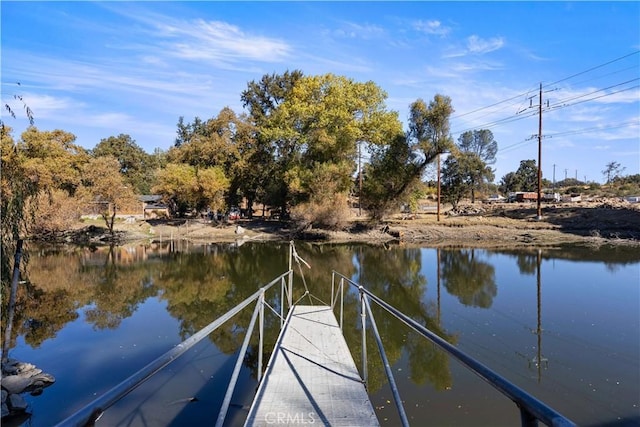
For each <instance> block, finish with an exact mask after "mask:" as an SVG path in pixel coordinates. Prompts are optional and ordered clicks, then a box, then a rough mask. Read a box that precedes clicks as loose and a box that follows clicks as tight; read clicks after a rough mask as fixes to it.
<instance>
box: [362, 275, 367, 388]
mask: <svg viewBox="0 0 640 427" xmlns="http://www.w3.org/2000/svg"><path fill="white" fill-rule="evenodd" d="M364 304H365V301H364V292H363V291H362V286H360V319H361V321H362V381H363V382H364V388H365V389H367V390H368V372H367V312H366V308H365V305H364Z"/></svg>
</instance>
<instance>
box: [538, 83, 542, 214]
mask: <svg viewBox="0 0 640 427" xmlns="http://www.w3.org/2000/svg"><path fill="white" fill-rule="evenodd" d="M541 203H542V83H540V103H539V105H538V221H539V220H541V219H542V208H541V205H540V204H541Z"/></svg>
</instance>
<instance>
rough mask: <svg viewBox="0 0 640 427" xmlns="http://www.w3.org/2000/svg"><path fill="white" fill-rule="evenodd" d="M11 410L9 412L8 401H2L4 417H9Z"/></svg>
mask: <svg viewBox="0 0 640 427" xmlns="http://www.w3.org/2000/svg"><path fill="white" fill-rule="evenodd" d="M9 414H11V412H9V406H7V404H6V403H4V402H3V403H2V418H4V417H8V416H9Z"/></svg>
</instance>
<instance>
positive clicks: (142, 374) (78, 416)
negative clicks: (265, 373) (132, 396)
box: [57, 252, 295, 427]
mask: <svg viewBox="0 0 640 427" xmlns="http://www.w3.org/2000/svg"><path fill="white" fill-rule="evenodd" d="M290 256H291V252H290ZM294 256H295V255H294ZM292 274H293V271H292V270H288V271H286V272H284V273H283V274H281V275H280V276H278V277H276V278H275V279H273V280H272V281H271V282H269V283H268V284H266V285H264V286H263V287H261V288H260V289H258V291H256V292H255V293H254V294H253V295H251V296H250V297H248V298H246V299H245V300H244V301H242V302H241V303H239V304H238V305H236V306H235V307H234V308H232V309H231V310H229V311H228V312H226V313H225V314H223V315H222V316H220V317H219V318H217V319H216V320H214V321H213V322H211V323H210V324H209V325H207V326H205V327H204V328H202V329H201V330H199V331H198V332H196V333H195V334H193V335H192V336H190V337H189V338H187V339H186V340H185V341H183V342H182V343H180V344H178V345H177V346H175V347H174V348H172V349H171V350H169V351H167V352H166V353H164V354H163V355H161V356H160V357H158V358H157V359H155V360H154V361H152V362H151V363H149V364H148V365H146V366H145V367H143V368H142V369H140V370H139V371H137V372H136V373H134V374H133V375H131V376H130V377H128V378H127V379H125V380H124V381H122V382H120V383H119V384H117V385H116V386H114V387H113V388H111V389H110V390H109V391H107V392H106V393H104V394H103V395H101V396H100V397H98V398H97V399H95V400H93V401H92V402H90V403H89V404H87V405H86V406H84V407H83V408H81V409H80V410H78V411H76V412H75V413H74V414H72V415H71V416H69V417H67V418H66V419H65V420H63V421H61V422H60V423H58V424H57V426H58V427H61V426H78V427H79V426H92V425H94V424H95V422H96V421H98V419H100V417H101V416H102V414H103V413H104V411H106V410H107V409H108V408H110V407H111V406H113V405H114V404H115V403H117V402H118V401H119V400H121V399H122V398H124V397H125V396H126V395H127V394H129V393H130V392H132V391H133V390H134V389H136V388H137V387H138V386H140V385H141V384H142V383H144V382H145V381H147V380H148V379H149V378H151V377H152V376H153V375H155V374H156V373H158V372H159V371H160V370H161V369H162V368H164V367H165V366H167V365H168V364H169V363H171V362H173V361H174V360H175V359H177V358H178V357H180V356H181V355H182V354H184V353H185V352H186V351H187V350H189V349H190V348H192V347H193V346H194V345H196V344H197V343H199V342H200V341H202V340H203V339H204V338H206V337H208V336H209V334H211V333H212V332H213V331H215V330H216V329H218V328H219V327H220V326H222V325H223V324H224V323H225V322H226V321H228V320H230V319H231V318H232V317H234V316H235V315H236V314H238V313H239V312H241V311H242V310H243V309H244V308H246V307H247V306H249V305H250V304H251V303H252V302H254V301H257V303H256V306H255V309H254V311H253V315H252V316H251V321H250V322H249V326H248V328H247V331H246V333H245V337H244V340H243V342H242V346H241V348H240V352H239V355H238V358H237V359H236V363H235V366H234V369H233V373H232V374H231V379H230V382H229V386H228V388H227V392H226V394H225V397H224V400H223V402H222V406H221V408H220V412H219V413H218V418H217V421H216V426H220V427H222V425H223V423H224V420H225V418H226V415H227V411H228V409H229V405H230V404H231V397H232V395H233V391H234V390H235V386H236V383H237V381H238V376H239V374H240V369H241V368H242V363H243V361H244V356H245V353H246V351H247V348H248V346H249V341H250V339H251V336H252V334H253V329H254V327H255V323H256V319H259V320H258V321H259V344H258V346H259V351H258V371H257V372H258V382H260V379H261V375H262V355H263V343H264V339H263V335H264V307H265V306H267V307H268V308H269V309H271V310H272V311H274V312H275V313H276V315H279V317H280V319H284V317H285V316H286V313H285V312H284V310H285V301H286V302H288V306H289V308H290V307H291V303H292V295H291V292H292V280H293V275H292ZM277 283H280V294H281V297H280V313H279V314H278V313H277V312H276V311H275V309H274V308H273V307H271V306H270V305H269V304H268V303H267V302H266V301H265V297H264V295H265V292H266V291H267V290H269V289H270V288H271V287H273V286H274V285H276V284H277Z"/></svg>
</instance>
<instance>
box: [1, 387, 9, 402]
mask: <svg viewBox="0 0 640 427" xmlns="http://www.w3.org/2000/svg"><path fill="white" fill-rule="evenodd" d="M8 395H9V393H7V390H2V403H5V402H6V401H7V396H8Z"/></svg>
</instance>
